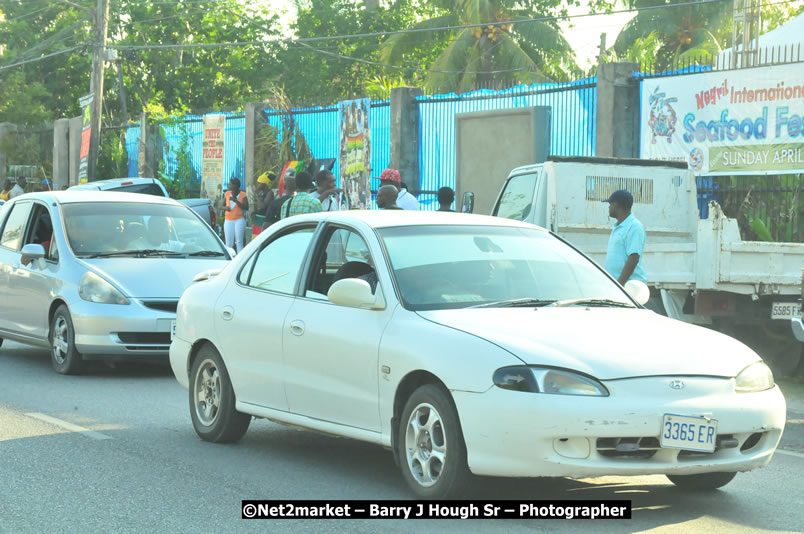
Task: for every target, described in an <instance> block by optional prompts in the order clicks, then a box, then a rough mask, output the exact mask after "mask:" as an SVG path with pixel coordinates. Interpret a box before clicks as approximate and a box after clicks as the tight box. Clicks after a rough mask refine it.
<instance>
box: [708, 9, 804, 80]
mask: <svg viewBox="0 0 804 534" xmlns="http://www.w3.org/2000/svg"><path fill="white" fill-rule="evenodd" d="M736 49H737V50H741V49H742V43H740V44H738V45H737V47H736ZM802 49H804V13H802V14H801V15H799V16H797V17H795V18H793V19H790V20H789V21H788V22H787V23H786V24H783V25H781V26H779V27H778V28H776V29H775V30H772V31H769V32H767V33H763V34H762V35H760V36H759V50H760V57H759V62H758V63H757V64H758V65H766V64H769V63H778V62H780V61H784V58H785V57H787V58H791V59H792V58H797V59H802V58H804V55H802ZM731 54H732V49H731V48H727V49H725V50H723V51H722V52H720V54H718V58H717V59H718V65H721V66H726V67H727V66H728V65H730V64H731ZM740 59H741V58H740V57H738V58H737V66H738V67H739V66H741V65H740Z"/></svg>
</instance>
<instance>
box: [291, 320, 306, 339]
mask: <svg viewBox="0 0 804 534" xmlns="http://www.w3.org/2000/svg"><path fill="white" fill-rule="evenodd" d="M290 333H291V334H293V335H294V336H302V335H304V321H298V320H296V321H291V322H290Z"/></svg>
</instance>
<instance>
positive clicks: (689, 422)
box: [659, 414, 717, 452]
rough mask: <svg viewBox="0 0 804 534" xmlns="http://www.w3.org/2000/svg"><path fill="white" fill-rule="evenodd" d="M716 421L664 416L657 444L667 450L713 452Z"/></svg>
mask: <svg viewBox="0 0 804 534" xmlns="http://www.w3.org/2000/svg"><path fill="white" fill-rule="evenodd" d="M716 441H717V421H716V420H714V419H706V418H705V417H687V416H684V415H674V414H664V419H663V420H662V435H661V438H660V440H659V444H660V445H661V446H662V447H665V448H668V449H684V450H686V451H701V452H714V450H715V443H716Z"/></svg>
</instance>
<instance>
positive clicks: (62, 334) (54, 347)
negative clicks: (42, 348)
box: [50, 304, 85, 375]
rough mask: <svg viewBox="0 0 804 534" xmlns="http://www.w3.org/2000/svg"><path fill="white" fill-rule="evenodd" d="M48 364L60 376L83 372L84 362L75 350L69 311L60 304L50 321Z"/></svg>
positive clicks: (73, 330) (73, 331)
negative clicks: (51, 365)
mask: <svg viewBox="0 0 804 534" xmlns="http://www.w3.org/2000/svg"><path fill="white" fill-rule="evenodd" d="M50 363H52V364H53V369H54V370H55V371H56V372H57V373H59V374H62V375H74V374H78V373H80V372H81V371H83V370H84V366H85V362H84V359H83V357H82V356H81V353H80V352H78V349H76V348H75V329H74V328H73V319H72V317H71V316H70V310H68V309H67V306H65V305H64V304H62V305H61V306H59V307H58V308H56V313H54V314H53V319H51V320H50Z"/></svg>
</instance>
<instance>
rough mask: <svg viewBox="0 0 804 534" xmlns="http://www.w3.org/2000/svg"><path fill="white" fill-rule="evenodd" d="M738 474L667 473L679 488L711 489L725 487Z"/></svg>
mask: <svg viewBox="0 0 804 534" xmlns="http://www.w3.org/2000/svg"><path fill="white" fill-rule="evenodd" d="M736 475H737V473H701V474H698V475H665V476H667V478H669V479H670V482H672V483H673V484H675V485H676V486H678V487H679V488H684V489H689V490H696V491H709V490H715V489H717V488H720V487H723V486H725V485H726V484H728V483H729V482H731V481H732V479H733V478H734V477H735V476H736Z"/></svg>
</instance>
